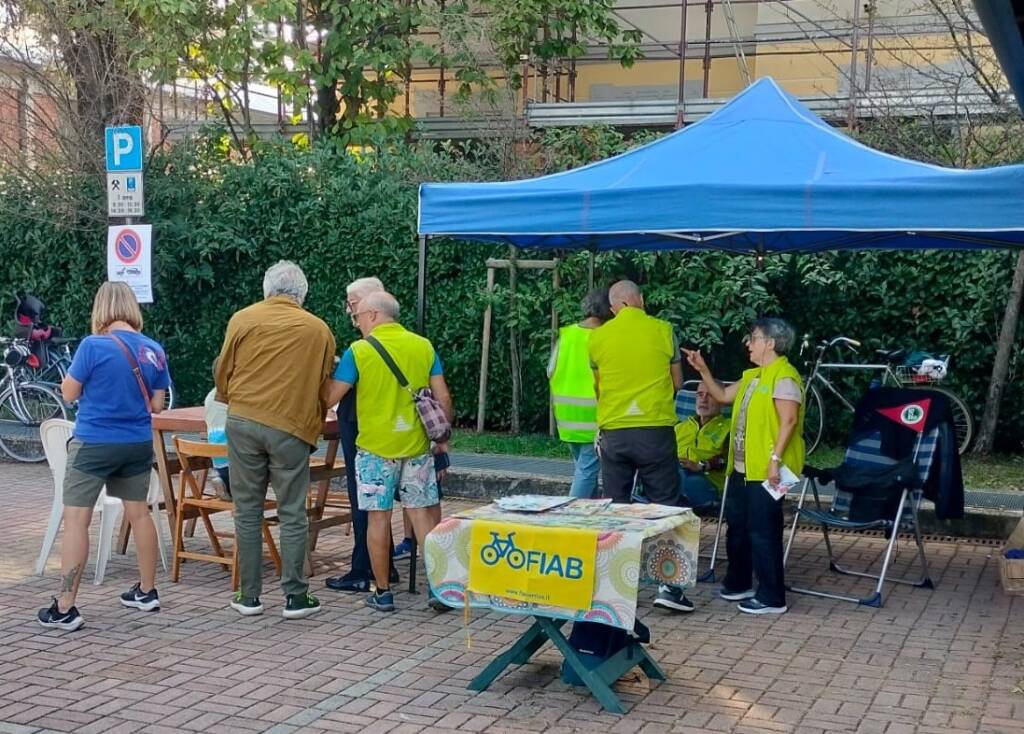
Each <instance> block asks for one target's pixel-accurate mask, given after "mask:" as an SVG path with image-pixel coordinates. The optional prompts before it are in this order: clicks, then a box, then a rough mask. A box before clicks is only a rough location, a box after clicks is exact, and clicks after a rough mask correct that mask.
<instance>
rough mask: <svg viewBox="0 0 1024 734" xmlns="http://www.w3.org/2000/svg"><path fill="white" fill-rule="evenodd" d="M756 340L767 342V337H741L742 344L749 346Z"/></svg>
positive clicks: (759, 335)
mask: <svg viewBox="0 0 1024 734" xmlns="http://www.w3.org/2000/svg"><path fill="white" fill-rule="evenodd" d="M758 339H760V340H761V341H763V342H766V341H768V337H766V336H765V335H764V334H747V335H746V336H745V337H743V343H744V344H750V343H751V342H755V341H757V340H758Z"/></svg>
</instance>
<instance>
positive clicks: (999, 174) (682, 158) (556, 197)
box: [418, 78, 1024, 328]
mask: <svg viewBox="0 0 1024 734" xmlns="http://www.w3.org/2000/svg"><path fill="white" fill-rule="evenodd" d="M418 230H419V234H420V271H419V284H418V285H419V292H420V303H419V314H418V315H419V318H420V326H421V328H422V319H423V312H424V308H425V287H426V272H425V269H426V255H427V249H426V248H427V240H428V239H429V238H430V237H437V236H445V237H454V238H457V239H463V240H475V241H482V242H499V243H506V244H510V245H514V246H516V247H532V248H539V249H566V250H590V251H601V250H617V249H632V250H686V249H718V250H727V251H732V252H749V253H755V254H759V255H763V254H767V253H773V252H813V251H820V250H832V249H866V248H888V249H911V248H913V249H972V248H984V247H1021V246H1024V165H1020V166H1003V167H998V168H990V169H981V170H969V171H968V170H957V169H950V168H943V167H941V166H935V165H931V164H927V163H921V162H917V161H911V160H906V159H903V158H898V157H896V156H893V155H889V154H887V153H882V152H880V151H876V150H873V149H871V148H868V147H866V146H864V145H862V144H861V143H858V142H856V141H855V140H853V139H852V138H849V137H847V136H846V135H844V134H842V133H840V132H838V131H837V130H835V129H833V128H832V127H831V126H830V125H828V124H827V123H826V122H824V121H823V120H822V119H821V118H819V117H818V116H817V115H815V114H814V113H812V112H811V111H810V110H808V109H807V108H806V107H804V106H803V105H802V104H801V103H800V102H799V101H797V100H796V99H795V98H794V97H792V96H790V95H789V94H787V93H786V92H785V91H783V90H782V89H781V88H780V87H779V86H778V84H776V83H775V81H774V80H773V79H771V78H763V79H761V80H759V81H757V82H756V83H755V84H753V85H751V86H750V87H748V88H747V89H746V90H744V91H743V92H741V93H740V94H739V95H737V96H736V97H735V98H734V99H732V100H731V101H730V102H729V103H728V104H726V105H724V106H723V107H721V108H720V109H719V110H718V111H716V112H715V113H714V114H712V115H710V116H708V117H707V118H705V119H703V120H701V121H700V122H697V123H695V124H693V125H691V126H689V127H686V128H684V129H683V130H679V131H678V132H675V133H673V134H671V135H667V136H665V137H664V138H661V139H660V140H657V141H655V142H653V143H650V144H649V145H645V146H643V147H640V148H636V149H634V150H631V151H628V152H627V153H623V154H622V155H619V156H616V157H614V158H609V159H607V160H603V161H599V162H597V163H593V164H591V165H588V166H584V167H582V168H578V169H575V170H571V171H566V172H563V173H557V174H553V175H550V176H541V177H539V178H534V179H528V180H523V181H508V182H498V183H430V184H423V185H421V186H420V192H419V225H418Z"/></svg>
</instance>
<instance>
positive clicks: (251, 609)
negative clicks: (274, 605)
mask: <svg viewBox="0 0 1024 734" xmlns="http://www.w3.org/2000/svg"><path fill="white" fill-rule="evenodd" d="M231 608H232V609H234V610H235V611H236V612H238V613H239V614H241V615H242V616H243V617H254V616H256V615H257V614H263V605H262V604H261V603H260V598H259V597H258V596H242V592H241V591H239V592H236V593H235V596H234V598H233V599H232V600H231Z"/></svg>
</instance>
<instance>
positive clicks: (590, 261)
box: [587, 250, 595, 291]
mask: <svg viewBox="0 0 1024 734" xmlns="http://www.w3.org/2000/svg"><path fill="white" fill-rule="evenodd" d="M594 260H595V257H594V251H593V250H591V251H590V252H588V253H587V290H590V291H592V290H594Z"/></svg>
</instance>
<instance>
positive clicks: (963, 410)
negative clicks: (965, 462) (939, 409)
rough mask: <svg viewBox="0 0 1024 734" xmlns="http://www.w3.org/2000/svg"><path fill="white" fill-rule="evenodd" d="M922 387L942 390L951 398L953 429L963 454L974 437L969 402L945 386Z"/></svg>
mask: <svg viewBox="0 0 1024 734" xmlns="http://www.w3.org/2000/svg"><path fill="white" fill-rule="evenodd" d="M922 387H924V388H925V389H927V390H934V391H935V392H940V393H942V394H943V395H945V396H946V399H947V400H949V407H950V409H951V410H952V412H953V430H954V431H955V432H956V445H957V448H958V450H959V452H960V454H961V455H963V454H964V453H965V452H966V451H967V447H968V446H970V445H971V439H973V438H974V418H972V417H971V411H970V410H968V409H967V403H965V402H964V401H963V400H961V399H960V398H959V397H957V396H956V395H955V394H954V393H952V392H950V391H949V390H947V389H946V388H944V387H935V386H933V385H926V386H922Z"/></svg>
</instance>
